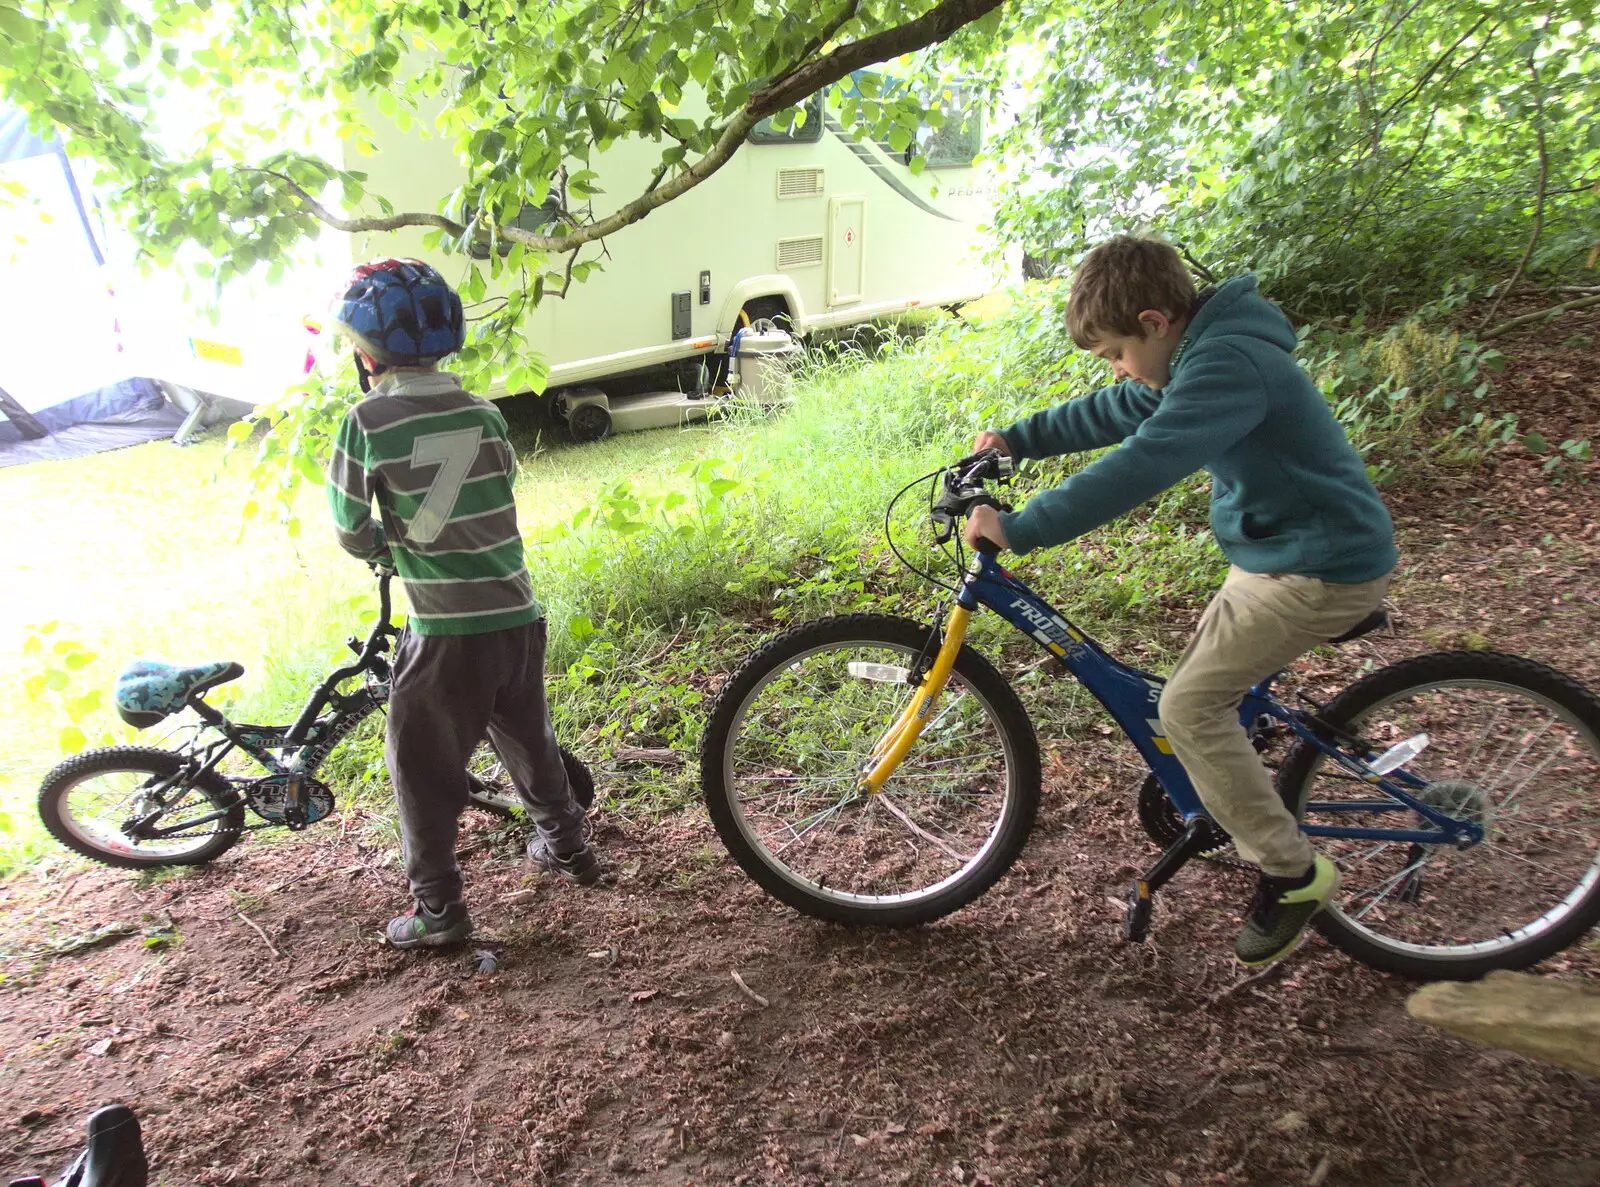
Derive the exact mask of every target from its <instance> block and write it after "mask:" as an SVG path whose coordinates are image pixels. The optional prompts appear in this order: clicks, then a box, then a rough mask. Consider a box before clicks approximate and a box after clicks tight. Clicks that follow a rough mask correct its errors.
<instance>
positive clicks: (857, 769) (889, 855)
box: [731, 643, 1007, 898]
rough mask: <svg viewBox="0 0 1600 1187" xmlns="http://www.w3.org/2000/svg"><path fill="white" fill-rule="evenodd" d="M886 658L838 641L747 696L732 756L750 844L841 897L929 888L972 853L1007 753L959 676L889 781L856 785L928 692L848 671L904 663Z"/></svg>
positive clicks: (982, 837)
mask: <svg viewBox="0 0 1600 1187" xmlns="http://www.w3.org/2000/svg"><path fill="white" fill-rule="evenodd" d="M883 651H884V649H883V648H882V646H881V645H874V644H867V643H863V644H845V645H841V646H840V647H839V648H836V649H828V650H823V651H817V652H813V653H811V654H809V655H806V656H802V657H800V658H799V659H798V660H796V661H795V662H794V663H792V664H789V665H787V666H786V667H785V668H784V669H782V670H781V671H780V672H778V673H776V674H775V675H774V676H773V678H772V679H770V680H769V681H767V683H766V684H765V685H764V686H762V687H761V688H760V689H759V690H757V693H756V695H755V696H754V697H753V698H752V699H751V701H750V703H749V704H748V706H747V708H746V711H745V714H744V720H743V722H742V726H741V730H740V733H739V736H738V738H737V742H736V745H735V747H734V748H733V752H732V762H731V773H732V777H733V781H734V787H735V790H736V795H737V802H738V805H739V809H740V812H741V814H742V816H743V820H744V824H745V827H746V829H747V830H748V831H749V832H750V833H751V834H752V835H753V837H754V839H755V840H756V842H757V843H758V844H759V845H760V846H761V847H762V848H763V849H765V850H766V851H767V852H768V853H769V854H771V855H772V856H773V857H775V858H777V859H778V860H779V861H781V862H782V863H783V865H784V866H785V867H786V868H787V869H788V870H790V871H791V872H792V873H793V874H794V875H796V876H797V877H800V878H802V879H804V880H805V881H807V882H809V883H814V884H816V885H818V886H823V887H826V888H828V889H829V890H830V891H832V892H834V893H837V894H840V895H846V896H864V897H868V898H894V897H897V896H903V895H914V894H919V893H923V892H925V891H927V890H928V889H929V888H930V887H936V886H938V885H939V884H940V883H942V882H944V881H946V880H948V879H949V878H951V877H953V876H954V875H956V874H957V873H959V872H960V871H961V870H963V869H964V868H966V867H967V866H968V865H969V864H970V863H971V862H973V861H974V860H975V859H976V858H977V856H978V855H979V854H980V853H981V852H982V851H983V849H984V847H985V845H986V844H987V843H988V841H989V839H990V838H991V836H992V835H993V833H994V831H995V828H996V826H997V824H998V820H999V816H1000V812H1001V807H1002V805H1003V803H1004V794H1003V793H1004V789H1005V786H1006V778H1007V764H1006V755H1005V752H1004V747H1003V746H1002V745H1001V740H1000V737H999V735H998V734H997V732H996V731H995V728H994V726H993V724H992V722H991V721H990V719H989V714H990V709H989V706H987V705H986V704H985V703H984V702H983V701H982V699H981V698H979V697H978V696H976V695H975V694H974V692H973V690H972V689H971V688H970V687H968V686H967V685H966V684H965V683H964V682H962V681H961V680H960V679H959V678H956V679H952V680H950V681H949V683H948V685H947V686H946V687H945V689H944V691H943V694H942V696H941V697H940V698H939V700H938V703H937V706H936V708H935V709H933V710H932V711H931V712H930V713H929V715H928V717H927V719H925V720H924V721H919V722H918V723H917V725H916V732H915V735H914V740H915V742H916V745H915V746H914V747H910V748H909V750H908V751H907V753H906V754H905V757H903V758H902V759H900V760H899V761H898V762H896V764H895V767H894V770H893V775H892V778H889V779H888V781H887V783H883V782H881V781H880V782H879V784H878V786H879V787H881V790H879V791H876V792H873V791H872V790H870V789H869V787H868V782H867V779H866V778H865V776H866V775H868V774H869V773H870V772H873V771H876V770H878V769H879V767H880V764H881V763H882V762H883V761H884V757H885V755H892V754H893V752H894V751H896V750H898V749H899V748H900V744H901V743H902V742H906V738H905V734H906V732H907V731H908V730H910V729H912V725H911V721H912V717H911V711H912V708H913V706H915V705H917V704H920V703H922V699H923V696H925V690H922V689H913V688H911V687H910V686H909V685H906V684H903V683H898V682H885V681H880V680H871V679H862V678H861V677H860V676H859V675H857V674H855V673H854V672H852V670H851V669H852V668H855V669H856V670H857V671H859V670H860V665H862V664H876V665H888V664H890V663H891V662H892V660H894V659H899V658H902V657H898V656H894V655H893V654H892V653H890V654H889V655H884V654H883ZM919 694H922V695H919ZM885 722H892V723H894V724H892V725H891V726H890V727H889V728H888V729H885V728H884V723H885ZM907 744H908V743H907ZM908 745H909V744H908Z"/></svg>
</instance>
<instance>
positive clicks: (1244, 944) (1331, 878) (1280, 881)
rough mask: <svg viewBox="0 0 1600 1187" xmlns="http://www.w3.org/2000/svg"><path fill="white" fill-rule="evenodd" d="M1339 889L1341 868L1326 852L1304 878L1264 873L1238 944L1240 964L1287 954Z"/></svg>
mask: <svg viewBox="0 0 1600 1187" xmlns="http://www.w3.org/2000/svg"><path fill="white" fill-rule="evenodd" d="M1338 889H1339V868H1338V867H1337V866H1335V865H1334V864H1333V862H1331V861H1329V860H1328V859H1327V858H1326V857H1324V856H1322V854H1320V853H1319V854H1317V858H1316V861H1315V862H1314V863H1313V864H1312V866H1311V869H1310V870H1308V871H1307V872H1306V876H1305V877H1304V878H1274V877H1271V876H1269V875H1267V874H1262V875H1261V878H1260V881H1259V882H1258V883H1257V885H1256V896H1255V899H1254V900H1253V901H1252V902H1251V904H1250V917H1249V918H1248V919H1247V920H1245V925H1244V930H1243V931H1241V932H1240V933H1239V941H1238V943H1237V944H1236V945H1234V949H1233V951H1234V955H1235V956H1237V957H1238V958H1239V963H1240V964H1245V965H1252V966H1253V965H1262V964H1271V963H1272V962H1273V961H1275V960H1279V959H1281V958H1283V957H1285V956H1287V955H1288V954H1289V953H1290V952H1291V951H1293V950H1294V946H1295V945H1296V944H1297V943H1299V941H1300V933H1301V932H1303V931H1305V929H1306V924H1308V923H1310V922H1311V917H1312V916H1313V915H1315V914H1316V913H1317V912H1318V911H1320V910H1322V908H1323V907H1325V906H1327V905H1328V900H1329V899H1331V898H1332V897H1333V896H1334V894H1335V893H1336V892H1337V891H1338Z"/></svg>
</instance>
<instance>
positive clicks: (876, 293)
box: [347, 90, 999, 438]
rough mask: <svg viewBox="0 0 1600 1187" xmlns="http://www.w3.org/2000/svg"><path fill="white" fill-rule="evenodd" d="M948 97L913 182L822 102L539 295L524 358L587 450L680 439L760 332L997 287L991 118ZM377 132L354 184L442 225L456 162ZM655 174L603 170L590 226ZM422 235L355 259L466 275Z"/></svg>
mask: <svg viewBox="0 0 1600 1187" xmlns="http://www.w3.org/2000/svg"><path fill="white" fill-rule="evenodd" d="M947 94H948V96H949V97H948V99H947V112H946V121H945V123H944V124H943V125H942V126H941V127H940V128H938V129H934V128H932V127H925V128H923V129H922V130H921V132H920V134H919V135H918V138H917V140H918V144H919V147H920V151H921V153H922V155H923V156H924V158H925V162H926V167H925V168H924V169H923V171H922V172H921V173H920V174H913V173H912V171H911V169H910V168H909V167H908V165H907V158H906V154H905V153H904V152H896V151H894V150H893V149H891V148H890V146H889V145H888V144H887V143H885V142H875V141H871V140H863V141H856V140H855V139H854V138H853V137H852V136H851V135H850V133H848V132H846V131H845V130H844V129H843V128H842V127H840V125H839V124H838V122H837V121H836V119H835V118H834V116H833V114H832V113H831V112H830V111H829V110H828V109H827V105H826V104H825V102H824V96H823V95H822V94H821V93H819V94H817V95H814V96H812V98H811V99H810V100H808V101H807V102H806V103H805V104H803V105H802V106H801V108H800V110H801V111H802V112H803V115H801V116H798V117H796V118H794V119H791V120H786V121H773V120H767V121H763V122H762V123H761V124H759V125H757V126H756V128H755V129H753V130H752V132H751V134H750V137H749V141H748V143H747V144H745V145H744V146H742V147H741V149H740V150H739V152H738V153H736V154H735V155H734V157H733V159H732V160H731V161H729V162H728V163H727V164H726V165H725V166H723V168H722V169H721V170H720V171H719V172H717V173H715V174H713V175H712V176H711V177H710V178H709V179H707V180H706V181H705V182H703V183H702V184H701V185H699V186H698V187H697V188H695V189H693V190H691V191H690V192H689V193H687V194H685V195H684V196H683V197H681V198H679V199H677V200H675V201H673V202H670V203H668V204H667V205H665V206H663V207H662V208H660V209H658V210H656V211H655V212H654V213H652V214H651V215H649V217H647V218H646V219H644V220H643V221H642V222H639V223H635V224H634V225H632V226H630V227H627V228H625V229H624V230H622V231H620V232H618V233H617V234H615V235H613V236H612V237H610V238H609V239H608V240H606V241H605V242H604V244H603V245H602V244H598V243H597V244H590V245H588V246H586V247H585V248H583V249H582V250H581V252H580V255H579V259H580V260H598V261H602V264H603V267H602V268H601V270H599V271H595V272H593V273H592V274H591V275H590V276H589V277H588V279H587V280H585V281H584V282H583V283H581V284H580V283H575V284H573V285H572V286H571V288H570V290H569V292H568V294H567V296H566V297H565V298H561V299H555V298H552V297H550V296H548V295H547V296H546V298H545V300H544V301H543V302H541V304H540V305H539V306H538V307H537V308H536V309H535V310H534V311H533V312H532V314H531V315H530V316H529V318H528V321H527V323H526V331H525V332H526V337H527V342H528V345H529V347H530V348H532V349H533V350H535V351H538V352H539V353H540V354H542V355H543V356H544V358H545V360H546V361H547V363H548V364H549V379H548V385H547V391H548V393H549V401H550V407H551V409H552V411H553V412H555V413H556V414H557V415H559V416H563V417H565V418H567V420H568V423H569V426H570V427H571V428H572V429H573V432H574V435H575V436H578V437H580V438H591V437H597V436H603V435H604V434H605V433H607V432H610V431H612V429H613V428H615V429H619V430H620V429H626V428H642V427H648V426H650V425H656V424H671V423H679V422H681V421H682V420H684V419H688V418H689V417H691V416H693V415H696V414H700V415H703V414H704V409H705V406H706V400H705V397H707V396H710V395H713V394H714V393H715V392H716V391H717V390H721V389H720V388H718V387H717V385H716V381H717V378H718V376H719V375H721V374H722V373H723V371H722V368H721V366H720V363H721V358H720V357H719V356H722V355H723V353H724V352H726V351H727V350H728V348H729V345H730V343H731V342H732V341H733V339H734V336H735V334H736V333H738V332H739V331H740V330H741V329H742V328H744V327H747V326H749V325H751V324H752V323H753V322H757V321H760V320H761V319H772V320H774V321H775V322H776V323H777V324H778V325H779V326H780V327H783V328H786V329H790V330H792V331H793V332H794V333H795V334H797V335H800V336H804V335H807V334H809V333H811V332H812V331H814V330H819V329H824V328H830V327H839V326H849V325H852V324H856V323H860V322H864V321H868V320H871V319H873V318H881V317H889V316H893V315H896V314H901V313H904V312H906V311H907V310H911V309H916V308H919V307H938V306H954V305H957V304H960V303H962V302H965V301H970V300H973V299H975V298H978V297H981V296H982V295H984V294H985V293H987V292H989V291H991V290H992V289H993V288H994V287H995V286H996V283H997V281H998V280H999V275H998V267H997V265H996V264H995V263H994V262H993V260H990V259H986V253H987V252H988V251H989V248H990V243H989V241H988V238H987V236H986V234H985V232H984V229H983V225H984V224H985V223H986V221H987V220H988V218H989V215H990V212H991V210H992V209H993V204H994V195H995V182H994V178H993V176H992V174H990V173H989V172H988V171H987V170H986V169H984V168H983V167H982V165H981V164H978V165H975V164H974V157H975V156H976V155H977V154H978V152H979V149H980V147H981V143H982V130H983V129H982V122H983V117H982V112H981V109H980V108H979V107H978V106H977V105H976V104H975V103H972V102H971V101H970V100H969V99H968V97H967V96H966V95H965V93H964V92H961V91H959V90H953V91H951V92H948V93H947ZM780 124H782V126H780ZM372 126H373V128H374V134H375V138H376V140H377V149H378V151H377V152H376V153H375V154H374V155H372V156H362V157H356V156H354V155H352V156H351V157H350V159H349V161H348V163H347V167H349V168H351V169H359V170H362V171H364V172H365V173H367V174H368V182H367V186H368V188H369V190H370V192H372V193H376V194H382V195H383V196H384V197H386V198H387V199H388V200H389V201H390V202H392V203H393V204H394V207H395V209H397V210H428V211H432V210H438V209H440V207H441V203H442V202H443V201H444V200H445V199H446V198H447V196H448V195H449V194H450V193H451V192H452V191H453V190H454V189H455V188H456V186H457V185H458V184H459V182H460V180H461V179H462V178H463V176H464V171H463V170H462V168H461V166H460V164H459V162H458V160H457V158H456V154H455V150H454V148H453V147H452V146H451V144H450V143H449V142H448V141H447V140H444V139H441V138H436V137H429V136H427V135H425V134H424V133H422V132H419V131H417V130H415V129H414V130H412V131H409V132H401V131H400V130H399V129H398V128H396V127H394V125H392V124H391V123H389V122H388V121H387V120H384V119H383V118H382V117H380V116H378V115H377V113H376V112H373V113H372ZM659 159H660V146H659V145H656V144H654V143H651V142H648V141H640V140H636V139H630V140H625V141H619V142H618V143H617V144H616V145H614V146H612V147H610V148H609V149H607V150H606V151H605V152H604V153H602V154H598V155H597V157H596V159H595V161H594V162H593V163H592V164H591V168H593V169H594V170H595V172H596V173H597V174H598V182H597V184H598V185H599V187H600V188H601V189H602V190H603V191H604V194H603V195H601V196H598V197H596V198H595V199H594V200H593V212H594V215H595V217H603V216H604V215H605V214H606V213H608V212H609V211H610V210H611V209H614V208H615V207H616V206H618V205H621V204H622V203H625V202H626V201H628V200H629V199H630V198H632V197H634V196H637V195H638V194H639V193H641V192H642V191H643V190H644V188H645V185H646V184H647V182H648V179H649V177H650V175H651V171H652V169H653V168H654V167H655V165H656V164H657V163H658V162H659ZM545 217H548V216H547V215H546V214H545V213H544V212H543V211H541V210H540V209H539V208H535V207H528V208H525V209H524V211H523V217H522V219H521V220H520V221H521V222H522V223H523V225H524V226H526V227H529V228H530V229H536V228H537V227H538V226H540V225H541V219H543V218H545ZM423 234H424V232H423V230H422V229H421V228H406V229H404V230H401V231H397V232H385V233H377V234H370V235H361V236H353V237H352V238H351V250H352V258H354V259H356V260H364V259H372V258H376V257H381V256H416V257H420V258H424V259H427V260H428V261H429V262H430V263H432V264H434V265H435V266H436V267H438V268H439V269H440V271H441V272H442V273H443V274H444V275H445V276H446V278H447V279H450V280H451V281H452V282H459V281H460V280H461V279H462V277H463V276H464V275H465V274H466V269H467V267H468V263H467V261H466V260H465V259H464V258H463V257H462V256H460V255H455V256H451V255H440V254H439V253H437V252H432V253H430V252H427V251H425V250H424V248H423ZM486 250H487V249H486V248H485V249H484V251H485V254H486ZM494 291H495V290H494V289H493V288H491V296H492V295H493V294H494ZM469 314H470V310H469ZM702 361H705V362H707V363H708V365H707V366H700V365H699V364H700V363H701V362H702ZM663 368H668V369H676V370H677V371H678V376H677V381H676V383H672V382H666V383H664V382H663V380H662V379H661V378H660V376H661V375H662V374H664V372H663V370H662V369H663ZM652 371H653V372H654V374H655V375H656V378H655V380H654V381H653V382H654V386H655V387H656V388H661V387H663V386H669V387H673V388H674V390H673V391H671V392H661V391H656V392H653V393H643V394H641V393H640V392H639V388H640V386H641V385H640V383H639V382H638V377H639V375H640V374H641V373H644V374H646V375H648V374H650V373H651V372H652ZM648 385H649V384H648V382H647V383H646V385H645V386H648ZM491 394H493V395H495V396H502V395H507V394H516V393H508V392H506V391H505V390H504V388H500V389H498V390H494V391H492V392H491ZM579 408H585V409H587V411H584V412H582V413H581V414H579V415H577V416H573V413H574V412H576V410H577V409H579Z"/></svg>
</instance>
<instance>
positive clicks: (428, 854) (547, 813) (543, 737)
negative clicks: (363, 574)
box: [384, 618, 584, 908]
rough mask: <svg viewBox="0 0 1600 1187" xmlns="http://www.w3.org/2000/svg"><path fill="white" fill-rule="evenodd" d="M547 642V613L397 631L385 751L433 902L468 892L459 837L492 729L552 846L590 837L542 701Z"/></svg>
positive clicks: (419, 888) (403, 837) (414, 882)
mask: <svg viewBox="0 0 1600 1187" xmlns="http://www.w3.org/2000/svg"><path fill="white" fill-rule="evenodd" d="M544 649H545V620H544V619H542V618H541V619H540V620H539V621H538V622H534V623H530V624H528V625H527V626H519V627H512V628H511V629H509V630H503V631H491V632H489V633H488V634H483V635H418V634H416V633H415V632H413V631H406V632H405V633H404V634H403V635H401V637H400V642H399V645H398V646H397V647H396V649H395V657H394V680H393V684H392V685H391V687H390V691H389V730H388V738H387V742H386V745H385V747H384V757H385V758H386V759H387V760H388V764H389V777H390V779H392V780H393V782H394V790H395V798H396V799H397V800H398V801H399V808H400V842H401V848H402V849H403V851H404V854H405V860H406V876H407V877H408V878H409V879H410V880H411V893H412V894H413V895H414V896H415V897H416V898H417V899H419V900H421V901H423V902H426V903H427V904H428V905H429V906H430V907H433V908H438V907H441V906H443V905H444V904H445V903H449V902H454V901H455V900H456V899H459V898H460V897H461V867H460V865H458V864H457V862H456V835H457V831H458V825H459V817H460V815H461V812H462V809H464V808H465V807H466V806H467V775H466V770H467V760H468V758H469V757H470V756H471V755H472V752H473V750H475V749H476V748H477V746H478V743H480V742H482V741H483V740H484V738H485V737H486V736H487V737H488V739H489V741H490V742H492V743H493V744H494V748H495V750H496V752H497V753H498V754H499V755H500V759H501V761H502V762H503V763H504V764H505V768H506V771H507V773H508V774H509V775H510V776H511V779H512V782H513V783H515V784H516V788H517V792H518V794H519V795H521V797H522V802H523V804H524V805H525V806H526V807H527V810H528V815H529V816H530V817H531V818H532V819H533V822H534V824H535V825H537V826H538V829H539V831H540V832H541V833H542V834H544V836H545V838H546V839H547V840H548V841H549V842H550V845H551V847H552V848H553V849H555V850H556V851H557V852H567V851H569V850H573V849H576V848H578V847H579V846H580V845H582V844H583V819H584V813H583V809H582V808H580V807H579V806H578V805H577V803H576V802H575V801H574V800H573V798H572V791H571V789H570V788H569V787H568V786H567V775H566V771H565V769H564V768H563V767H562V765H561V754H560V751H559V750H558V748H557V746H556V735H555V730H554V729H553V728H552V726H551V724H550V706H549V704H548V702H547V701H546V700H545V690H544Z"/></svg>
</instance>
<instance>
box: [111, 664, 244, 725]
mask: <svg viewBox="0 0 1600 1187" xmlns="http://www.w3.org/2000/svg"><path fill="white" fill-rule="evenodd" d="M243 675H244V665H243V664H236V663H233V662H232V661H231V660H225V661H222V662H219V663H211V664H194V665H191V666H188V667H183V666H180V665H178V664H168V663H163V662H162V661H161V660H158V659H136V660H134V661H133V662H132V663H131V664H129V665H128V666H127V667H126V668H124V669H123V670H122V675H120V676H118V677H117V691H116V695H115V698H114V699H115V700H116V703H117V713H118V715H119V716H120V717H121V718H122V720H123V721H126V722H127V723H128V724H129V725H131V726H133V728H134V729H141V730H142V729H146V728H148V727H150V726H152V725H155V724H156V723H157V722H158V721H160V720H161V719H162V718H163V717H168V716H170V715H172V714H173V713H176V712H178V711H179V710H180V709H182V708H183V707H184V706H185V705H187V704H188V703H189V700H190V698H192V697H196V696H199V695H200V694H201V693H203V692H205V691H206V690H207V689H211V688H215V687H216V686H217V685H219V684H226V683H227V682H228V681H230V680H237V679H238V678H239V677H240V676H243Z"/></svg>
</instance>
